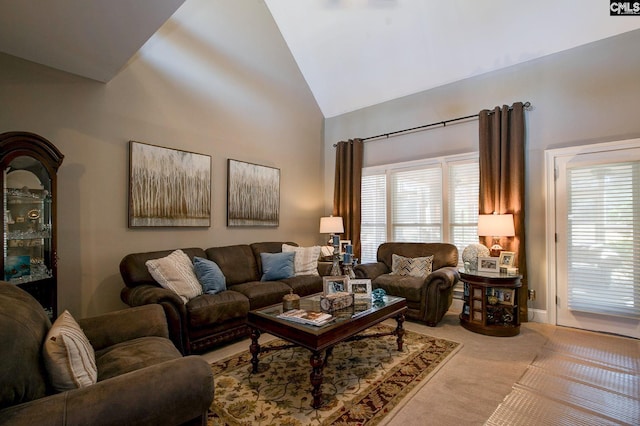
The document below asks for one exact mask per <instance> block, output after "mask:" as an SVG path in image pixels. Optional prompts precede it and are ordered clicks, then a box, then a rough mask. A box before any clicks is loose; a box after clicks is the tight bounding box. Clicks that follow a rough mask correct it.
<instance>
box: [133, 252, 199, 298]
mask: <svg viewBox="0 0 640 426" xmlns="http://www.w3.org/2000/svg"><path fill="white" fill-rule="evenodd" d="M145 265H147V269H148V270H149V273H150V274H151V276H152V277H153V279H154V280H156V281H157V282H158V284H160V285H161V286H162V287H164V288H167V289H169V290H173V291H174V292H175V293H176V294H177V295H178V296H180V298H181V299H182V301H183V302H184V304H185V305H186V304H187V302H188V301H189V300H190V299H193V298H194V297H196V296H198V295H200V294H202V285H201V284H200V281H198V277H197V276H196V273H195V271H194V269H193V263H191V259H189V256H187V255H186V254H185V253H184V252H183V251H182V250H176V251H174V252H172V253H171V254H170V255H168V256H166V257H161V258H160V259H151V260H147V261H146V262H145Z"/></svg>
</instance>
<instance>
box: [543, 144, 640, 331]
mask: <svg viewBox="0 0 640 426" xmlns="http://www.w3.org/2000/svg"><path fill="white" fill-rule="evenodd" d="M625 142H627V143H626V144H624V147H623V149H619V148H620V147H616V146H613V147H612V146H610V145H609V146H607V149H606V150H598V149H595V148H593V147H591V148H589V147H585V148H583V149H582V150H575V152H572V153H569V154H566V155H558V156H556V157H555V159H554V161H555V163H554V168H555V174H556V181H555V209H556V210H555V212H556V213H555V234H556V259H555V265H556V286H557V287H556V323H557V324H558V325H564V326H570V327H577V328H582V329H586V330H594V331H603V332H609V333H616V334H621V335H625V336H630V337H635V338H640V140H634V141H632V142H636V143H635V144H634V143H632V144H631V145H635V147H633V146H629V144H628V142H629V141H625ZM594 149H595V152H594Z"/></svg>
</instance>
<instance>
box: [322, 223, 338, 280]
mask: <svg viewBox="0 0 640 426" xmlns="http://www.w3.org/2000/svg"><path fill="white" fill-rule="evenodd" d="M343 232H344V224H343V223H342V218H341V217H340V216H328V217H321V218H320V233H321V234H330V239H329V245H332V246H333V265H332V266H331V275H340V236H339V235H338V234H342V233H343Z"/></svg>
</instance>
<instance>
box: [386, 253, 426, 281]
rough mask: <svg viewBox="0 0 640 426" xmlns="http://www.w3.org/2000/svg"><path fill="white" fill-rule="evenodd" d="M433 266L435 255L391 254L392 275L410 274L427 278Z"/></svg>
mask: <svg viewBox="0 0 640 426" xmlns="http://www.w3.org/2000/svg"><path fill="white" fill-rule="evenodd" d="M432 267H433V256H426V257H404V256H400V255H397V254H393V255H391V275H408V276H412V277H422V278H426V277H427V275H429V274H430V273H431V268H432Z"/></svg>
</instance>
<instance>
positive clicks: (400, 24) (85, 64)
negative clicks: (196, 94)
mask: <svg viewBox="0 0 640 426" xmlns="http://www.w3.org/2000/svg"><path fill="white" fill-rule="evenodd" d="M186 1H187V2H202V1H205V2H206V1H211V0H186ZM227 1H249V0H227ZM184 2H185V0H47V1H42V0H0V11H1V13H0V51H1V52H4V53H8V54H10V55H14V56H18V57H21V58H24V59H27V60H30V61H33V62H37V63H40V64H43V65H47V66H50V67H53V68H57V69H60V70H63V71H67V72H70V73H73V74H78V75H81V76H84V77H87V78H91V79H94V80H98V81H102V82H107V81H109V80H110V79H112V78H113V77H114V76H115V75H117V73H118V72H119V71H120V70H121V69H122V68H123V67H125V66H126V64H127V61H129V60H130V59H131V58H132V57H133V56H134V55H135V53H136V52H137V51H138V50H139V49H140V48H141V47H142V46H143V45H144V43H145V42H146V41H147V40H148V39H149V38H150V37H151V36H152V35H153V34H154V33H155V32H156V31H157V30H158V29H159V28H160V26H162V25H163V24H164V23H165V22H166V21H167V20H170V19H171V15H172V14H173V13H174V12H175V11H176V10H177V9H178V8H179V7H180V6H181V5H182V4H183V3H184ZM252 2H253V3H251V4H257V5H259V2H256V1H254V0H252ZM264 2H265V3H266V6H267V7H268V9H269V11H270V12H271V14H272V16H273V18H274V21H275V23H276V24H277V26H278V28H279V29H280V32H281V33H282V35H283V38H284V40H285V42H286V43H287V45H288V47H289V49H290V51H291V53H292V55H293V57H294V58H295V60H296V62H297V64H298V66H299V68H300V70H301V72H302V74H303V75H304V78H305V79H306V81H307V83H308V85H309V87H310V89H311V91H312V93H313V95H314V97H315V99H316V101H317V102H318V105H319V107H320V109H321V110H322V113H323V114H324V116H325V117H333V116H336V115H339V114H342V113H346V112H349V111H353V110H356V109H359V108H363V107H366V106H370V105H375V104H377V103H380V102H384V101H387V100H391V99H395V98H398V97H401V96H405V95H409V94H413V93H417V92H420V91H423V90H427V89H430V88H434V87H438V86H441V85H444V84H448V83H452V82H454V81H457V80H461V79H465V78H469V77H473V76H476V75H480V74H483V73H486V72H491V71H495V70H498V69H500V68H504V67H508V66H511V65H515V64H518V63H521V62H524V61H528V60H532V59H535V58H539V57H542V56H545V55H550V54H553V53H557V52H560V51H563V50H567V49H571V48H573V47H576V46H580V45H583V44H587V43H591V42H594V41H597V40H600V39H603V38H606V37H611V36H614V35H617V34H620V33H623V32H627V31H632V30H636V29H639V28H640V17H612V16H609V9H608V6H609V3H608V2H606V1H603V0H561V1H558V0H536V1H530V0H490V1H477V0H447V1H442V0H264ZM256 7H257V6H256ZM192 9H193V10H197V8H192ZM212 9H215V8H206V10H207V11H210V10H212ZM187 22H188V21H187ZM214 44H215V43H214V41H213V40H212V45H214Z"/></svg>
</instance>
